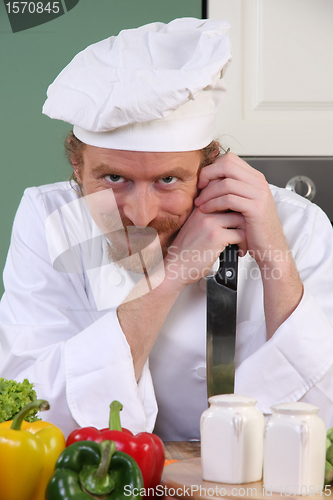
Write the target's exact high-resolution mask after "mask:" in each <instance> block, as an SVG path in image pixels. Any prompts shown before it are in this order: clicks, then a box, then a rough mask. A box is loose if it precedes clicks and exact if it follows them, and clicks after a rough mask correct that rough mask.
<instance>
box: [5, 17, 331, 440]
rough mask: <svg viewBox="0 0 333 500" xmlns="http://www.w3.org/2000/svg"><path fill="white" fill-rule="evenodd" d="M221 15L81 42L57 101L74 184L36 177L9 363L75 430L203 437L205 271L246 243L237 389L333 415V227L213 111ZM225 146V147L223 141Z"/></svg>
mask: <svg viewBox="0 0 333 500" xmlns="http://www.w3.org/2000/svg"><path fill="white" fill-rule="evenodd" d="M228 29H229V25H228V23H226V22H223V21H212V20H207V21H204V20H198V19H192V18H189V19H176V20H174V21H172V22H171V23H169V24H163V23H152V24H149V25H146V26H143V27H140V28H138V29H134V30H132V29H131V30H125V31H122V32H121V33H120V34H119V35H118V36H117V37H111V38H108V39H106V40H103V41H101V42H99V43H96V44H94V45H92V46H90V47H88V48H86V49H85V50H83V51H82V52H81V53H79V54H78V55H77V56H76V57H75V58H74V59H73V60H72V61H71V62H70V63H69V65H68V66H67V67H66V68H65V69H64V70H63V71H62V72H61V73H60V75H59V76H58V77H57V78H56V80H55V81H54V82H53V84H52V85H51V86H50V87H49V89H48V98H47V100H46V103H45V105H44V108H43V112H44V113H45V114H46V115H48V116H50V117H51V118H54V119H58V120H63V121H65V122H68V123H70V124H71V125H73V131H72V132H71V133H70V135H69V136H68V140H67V149H68V152H69V157H70V159H71V163H72V165H73V179H72V180H71V181H70V182H60V183H56V184H51V185H46V186H41V187H34V188H29V189H27V190H26V191H25V193H24V196H23V198H22V201H21V204H20V206H19V209H18V211H17V215H16V218H15V222H14V226H13V233H12V240H11V245H10V249H9V254H8V259H7V262H6V267H5V270H4V283H5V290H6V291H5V294H4V296H3V299H2V302H1V308H0V339H1V350H0V363H1V364H0V366H1V369H0V375H1V376H2V377H5V378H15V379H16V380H22V379H24V378H28V379H29V381H31V382H33V383H34V385H35V388H36V391H37V394H38V396H39V397H40V398H45V399H47V400H49V402H50V403H51V410H50V411H49V412H48V414H47V415H45V416H43V418H46V419H47V420H48V421H51V422H53V423H54V424H56V425H58V426H60V427H61V428H62V429H63V431H64V433H65V434H68V433H69V432H70V431H72V430H73V429H74V428H76V427H78V426H90V425H93V426H96V427H98V428H102V427H106V425H107V422H108V412H109V404H110V402H111V401H112V400H114V399H118V400H119V401H121V402H122V403H123V406H124V409H123V412H122V415H121V420H122V425H123V426H124V427H127V428H130V429H131V430H132V431H133V432H139V431H152V430H153V429H155V432H157V433H158V434H159V435H160V436H161V437H162V438H163V439H165V440H189V439H198V438H199V437H200V431H199V421H200V415H201V413H202V412H203V411H204V409H205V408H206V407H207V389H206V375H205V366H206V360H205V357H206V309H205V308H206V291H205V285H206V280H205V277H206V276H207V275H208V274H210V273H212V272H214V268H215V267H214V266H216V260H217V258H218V255H219V253H220V252H221V251H222V250H223V249H224V248H225V247H226V246H227V245H229V244H238V245H239V248H240V255H241V258H240V260H239V282H238V289H239V293H238V303H237V311H238V312H237V341H236V377H235V392H236V393H238V394H243V395H248V396H252V397H254V398H256V399H257V401H258V408H259V409H260V410H261V411H262V412H263V413H264V414H266V415H268V414H269V413H270V407H271V405H273V404H276V403H280V402H288V401H299V400H301V401H306V402H309V403H313V404H315V405H317V406H318V407H319V408H320V413H319V414H320V416H321V417H322V418H323V419H324V421H325V423H326V425H327V427H329V426H332V425H333V404H332V401H333V368H332V364H333V307H332V304H333V232H332V228H331V225H330V223H329V221H328V219H327V217H326V216H325V214H324V213H323V212H322V211H321V210H320V209H319V208H318V207H317V206H315V205H314V204H312V203H311V202H309V201H307V200H305V199H303V198H301V197H299V196H297V195H295V194H294V193H291V192H287V191H285V190H283V189H279V188H276V187H274V186H269V185H268V184H267V182H266V180H265V178H264V177H263V175H262V174H261V173H259V172H258V171H256V170H254V169H253V168H251V167H250V166H249V165H248V164H246V163H245V162H244V161H243V160H241V159H240V158H238V157H237V156H236V155H234V154H233V153H232V152H228V151H227V152H225V151H223V150H222V149H221V151H222V153H223V154H219V151H220V148H219V144H218V142H217V141H216V140H215V135H214V119H215V115H216V113H217V110H218V108H219V107H220V105H221V102H222V100H223V98H224V95H225V90H226V89H225V86H224V82H223V76H224V74H225V71H226V68H227V67H228V65H229V63H230V60H231V51H230V44H229V40H228V36H227V32H228ZM224 153H225V154H224Z"/></svg>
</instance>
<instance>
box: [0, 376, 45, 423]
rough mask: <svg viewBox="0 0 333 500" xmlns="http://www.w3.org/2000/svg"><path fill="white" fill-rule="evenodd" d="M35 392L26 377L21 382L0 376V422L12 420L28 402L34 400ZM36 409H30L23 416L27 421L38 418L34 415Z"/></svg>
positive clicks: (35, 397)
mask: <svg viewBox="0 0 333 500" xmlns="http://www.w3.org/2000/svg"><path fill="white" fill-rule="evenodd" d="M36 399H37V394H36V392H35V391H34V389H33V384H30V382H29V380H28V379H24V380H23V382H16V380H6V379H4V378H0V423H1V422H6V421H7V420H12V419H13V418H14V417H15V415H16V414H17V413H18V412H19V411H20V410H21V409H22V408H23V407H24V406H25V405H27V404H28V403H30V402H31V401H35V400H36ZM37 411H38V409H37V410H32V411H31V412H30V413H29V414H28V415H27V416H26V418H25V420H27V421H28V422H34V421H35V420H40V419H39V418H38V417H36V416H35V415H36V413H37Z"/></svg>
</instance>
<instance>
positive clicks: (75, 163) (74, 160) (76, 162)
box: [67, 137, 82, 182]
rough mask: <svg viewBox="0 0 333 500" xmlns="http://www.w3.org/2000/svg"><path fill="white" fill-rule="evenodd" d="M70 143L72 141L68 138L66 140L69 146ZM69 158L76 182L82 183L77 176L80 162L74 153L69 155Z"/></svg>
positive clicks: (78, 175)
mask: <svg viewBox="0 0 333 500" xmlns="http://www.w3.org/2000/svg"><path fill="white" fill-rule="evenodd" d="M71 141H72V139H71V138H70V137H68V139H67V142H68V144H70V143H71ZM71 158H72V165H73V170H74V174H75V177H76V178H77V180H78V181H80V182H82V180H81V178H80V174H79V165H80V162H79V160H78V158H77V156H76V155H75V154H74V153H71Z"/></svg>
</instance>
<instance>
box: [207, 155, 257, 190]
mask: <svg viewBox="0 0 333 500" xmlns="http://www.w3.org/2000/svg"><path fill="white" fill-rule="evenodd" d="M229 177H230V178H233V179H237V180H242V181H243V182H245V183H248V184H253V183H255V182H266V179H265V176H264V175H263V174H262V173H261V172H259V171H258V170H256V169H254V168H253V167H251V166H250V165H249V164H248V163H246V162H245V161H244V160H242V159H241V158H239V157H238V156H237V155H235V154H233V153H228V154H226V155H223V156H219V157H218V158H216V160H215V161H214V163H212V164H211V165H207V167H204V168H203V169H202V170H201V172H200V175H199V180H198V188H199V189H204V188H205V187H206V186H207V185H208V184H209V182H210V181H213V180H215V179H222V178H229Z"/></svg>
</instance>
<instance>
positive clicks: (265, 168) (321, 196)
mask: <svg viewBox="0 0 333 500" xmlns="http://www.w3.org/2000/svg"><path fill="white" fill-rule="evenodd" d="M242 158H243V160H245V161H246V162H247V163H249V164H250V165H251V166H252V167H254V168H256V169H257V170H259V171H260V172H262V173H263V174H264V175H265V177H266V179H267V181H268V182H269V183H270V184H274V185H275V186H278V187H284V188H287V189H290V190H292V191H295V192H296V193H298V194H300V195H301V196H304V197H305V198H308V199H309V200H311V201H313V202H314V203H316V204H317V205H318V206H319V207H320V208H321V209H322V210H324V212H325V213H326V214H327V216H328V218H329V219H330V221H331V223H332V224H333V157H324V156H320V157H301V156H299V157H296V156H293V157H282V156H279V157H272V156H267V157H264V156H260V157H253V156H252V157H251V156H247V157H242Z"/></svg>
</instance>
